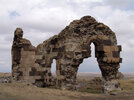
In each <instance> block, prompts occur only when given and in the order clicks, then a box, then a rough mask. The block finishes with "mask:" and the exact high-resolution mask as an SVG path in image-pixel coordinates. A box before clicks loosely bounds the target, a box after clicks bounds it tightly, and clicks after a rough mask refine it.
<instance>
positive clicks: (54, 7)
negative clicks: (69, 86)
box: [0, 0, 134, 71]
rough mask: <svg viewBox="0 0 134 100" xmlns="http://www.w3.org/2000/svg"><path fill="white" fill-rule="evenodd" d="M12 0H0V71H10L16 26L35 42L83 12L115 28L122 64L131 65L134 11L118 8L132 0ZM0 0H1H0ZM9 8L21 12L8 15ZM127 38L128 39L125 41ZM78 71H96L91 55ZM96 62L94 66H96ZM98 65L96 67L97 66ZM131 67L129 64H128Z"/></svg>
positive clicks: (80, 15) (38, 41)
mask: <svg viewBox="0 0 134 100" xmlns="http://www.w3.org/2000/svg"><path fill="white" fill-rule="evenodd" d="M78 1H79V2H76V0H56V1H55V2H54V1H52V0H36V1H33V0H28V1H25V0H23V1H18V0H12V1H9V2H6V1H4V3H0V9H3V10H2V11H1V14H0V19H2V20H1V23H2V24H0V53H1V56H2V57H0V71H11V52H10V50H11V45H12V40H13V34H14V30H15V28H16V27H21V28H23V30H24V38H27V39H29V40H30V41H31V43H32V44H33V45H35V46H36V45H37V44H39V43H41V42H43V41H44V40H46V39H48V38H49V37H51V36H53V35H54V34H58V33H59V32H60V31H61V30H62V29H64V27H65V26H67V25H68V24H69V23H70V22H71V21H72V20H74V19H79V18H80V17H82V16H84V15H91V16H93V17H95V18H96V19H97V20H98V21H101V22H103V23H105V24H107V25H108V26H110V28H111V29H112V30H113V31H115V33H116V34H117V40H118V43H119V44H120V45H123V52H122V53H121V56H122V57H123V58H124V62H123V64H121V66H123V68H121V70H124V69H125V70H127V71H129V69H126V67H125V66H130V63H131V65H134V63H133V62H132V60H128V59H133V56H134V55H133V54H132V53H133V52H132V51H133V50H134V48H132V47H133V43H134V42H133V37H134V34H133V32H134V20H133V17H134V11H133V10H132V11H127V10H122V9H120V8H121V7H127V5H128V4H130V3H132V1H133V0H100V1H99V2H97V0H91V1H90V0H78ZM0 2H1V1H0ZM9 11H10V12H14V11H16V13H19V15H20V16H16V15H15V17H14V18H13V19H11V18H10V15H11V13H9ZM127 40H130V41H127ZM80 66H81V67H80V69H79V71H86V70H87V71H99V68H98V65H97V62H96V60H95V59H94V57H92V58H89V59H88V60H85V61H84V63H83V64H81V65H80ZM95 66H96V67H95ZM96 68H98V69H96ZM129 68H130V70H131V68H132V67H129Z"/></svg>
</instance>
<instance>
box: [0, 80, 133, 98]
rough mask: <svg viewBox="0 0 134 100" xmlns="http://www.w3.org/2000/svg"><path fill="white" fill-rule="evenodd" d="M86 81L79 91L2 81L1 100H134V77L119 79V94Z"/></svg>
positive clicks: (0, 88) (0, 85)
mask: <svg viewBox="0 0 134 100" xmlns="http://www.w3.org/2000/svg"><path fill="white" fill-rule="evenodd" d="M79 82H84V83H85V84H84V87H82V88H81V89H80V90H79V91H80V92H76V91H67V90H60V89H50V88H37V87H34V86H31V85H26V84H24V83H0V100H134V79H129V80H119V82H120V87H121V88H123V91H121V92H118V93H117V95H115V96H111V95H109V94H101V85H99V84H96V85H95V84H91V82H90V81H89V80H79Z"/></svg>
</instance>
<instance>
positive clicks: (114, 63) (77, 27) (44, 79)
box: [12, 16, 122, 93]
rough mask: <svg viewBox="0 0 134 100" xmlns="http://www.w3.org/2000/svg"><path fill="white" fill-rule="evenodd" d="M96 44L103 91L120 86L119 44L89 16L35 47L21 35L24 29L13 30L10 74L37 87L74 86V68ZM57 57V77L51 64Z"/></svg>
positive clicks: (70, 87) (107, 28) (75, 85)
mask: <svg viewBox="0 0 134 100" xmlns="http://www.w3.org/2000/svg"><path fill="white" fill-rule="evenodd" d="M91 43H93V44H94V45H95V57H96V58H97V61H98V65H99V68H100V70H101V72H102V77H103V79H104V82H103V91H104V93H106V92H109V91H112V90H116V89H119V84H118V81H117V79H118V69H119V63H120V62H121V61H122V59H121V58H120V51H121V46H120V45H117V40H116V36H115V33H114V32H113V31H112V30H111V29H110V28H109V27H108V26H106V25H104V24H103V23H99V22H97V21H96V20H95V19H94V18H93V17H91V16H84V17H82V18H81V19H80V20H74V21H73V22H71V23H70V25H69V26H66V27H65V29H63V30H62V31H61V32H60V33H59V34H58V35H55V36H53V37H51V38H49V39H48V40H46V41H44V42H43V43H41V44H39V45H38V46H37V47H34V46H32V44H31V43H30V41H29V40H27V39H24V38H23V30H22V29H21V28H17V29H16V30H15V32H14V41H13V45H12V77H13V80H16V81H20V80H21V81H25V82H28V83H31V84H34V85H37V86H40V87H49V86H55V87H57V88H62V89H73V90H75V89H76V88H77V81H76V76H77V71H78V68H79V65H80V64H81V63H82V62H83V60H84V58H88V57H90V56H91V47H90V44H91ZM53 59H55V60H56V78H53V76H52V73H51V64H52V61H53Z"/></svg>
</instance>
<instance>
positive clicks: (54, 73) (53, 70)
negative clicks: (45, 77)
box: [51, 59, 56, 78]
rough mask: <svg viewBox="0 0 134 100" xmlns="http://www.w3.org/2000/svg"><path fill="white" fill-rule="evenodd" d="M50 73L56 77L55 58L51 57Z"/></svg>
mask: <svg viewBox="0 0 134 100" xmlns="http://www.w3.org/2000/svg"><path fill="white" fill-rule="evenodd" d="M51 73H52V76H53V77H54V78H56V59H53V61H52V64H51Z"/></svg>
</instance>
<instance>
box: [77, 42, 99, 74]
mask: <svg viewBox="0 0 134 100" xmlns="http://www.w3.org/2000/svg"><path fill="white" fill-rule="evenodd" d="M90 46H91V57H88V58H85V59H84V60H83V62H82V63H81V64H80V65H79V70H78V73H81V72H83V73H84V72H86V73H87V72H100V69H99V67H98V62H97V59H96V57H95V44H94V43H91V44H90Z"/></svg>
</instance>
